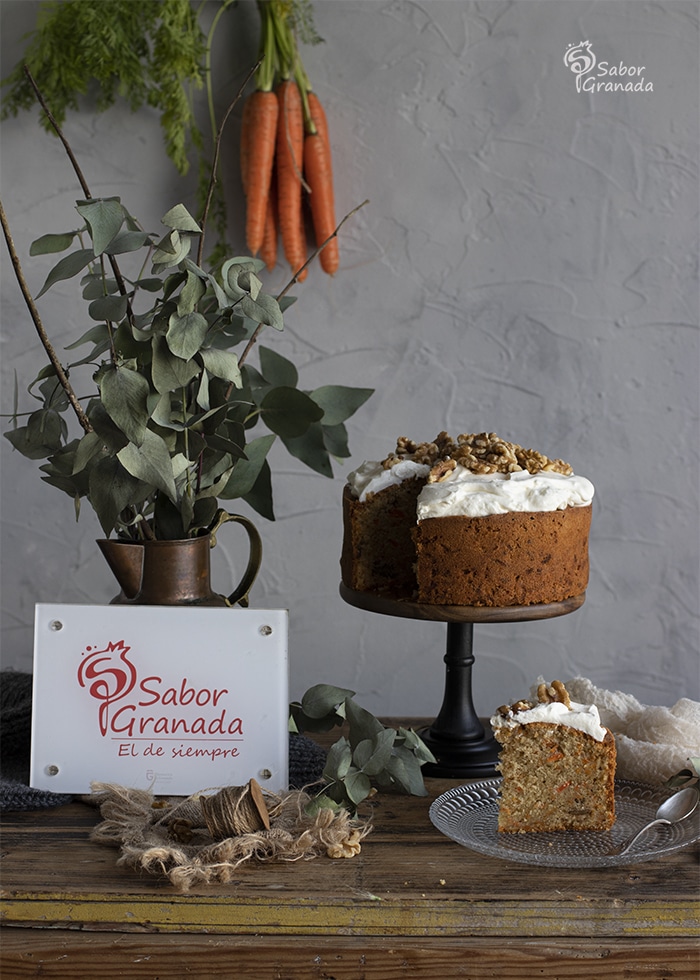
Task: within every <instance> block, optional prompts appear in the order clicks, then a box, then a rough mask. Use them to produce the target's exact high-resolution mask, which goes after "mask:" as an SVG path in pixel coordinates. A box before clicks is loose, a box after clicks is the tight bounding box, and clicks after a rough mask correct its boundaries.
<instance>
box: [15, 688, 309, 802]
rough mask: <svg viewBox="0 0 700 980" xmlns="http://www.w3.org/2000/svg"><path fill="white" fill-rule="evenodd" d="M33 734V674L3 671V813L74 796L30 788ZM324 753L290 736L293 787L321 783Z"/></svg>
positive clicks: (290, 769)
mask: <svg viewBox="0 0 700 980" xmlns="http://www.w3.org/2000/svg"><path fill="white" fill-rule="evenodd" d="M31 731H32V675H31V674H23V673H19V672H18V671H13V670H4V671H1V672H0V811H5V810H39V809H44V808H46V807H53V806H62V805H63V804H64V803H70V802H71V800H72V799H73V797H72V796H69V795H66V794H65V793H49V792H48V791H47V790H41V789H32V787H30V786H29V758H30V751H31V738H32V736H31ZM325 762H326V753H325V752H324V750H323V749H322V748H321V747H320V746H319V745H317V744H316V742H313V741H312V740H311V739H310V738H307V737H306V736H305V735H290V737H289V786H290V788H291V789H303V788H304V787H305V786H309V785H310V784H312V783H315V782H318V781H319V780H320V779H321V776H322V774H323V767H324V765H325Z"/></svg>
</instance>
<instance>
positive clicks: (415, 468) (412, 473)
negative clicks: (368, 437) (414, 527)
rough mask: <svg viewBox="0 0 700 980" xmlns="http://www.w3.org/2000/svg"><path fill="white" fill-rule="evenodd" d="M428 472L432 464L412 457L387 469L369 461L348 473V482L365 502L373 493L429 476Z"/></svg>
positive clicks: (356, 495) (353, 491) (353, 493)
mask: <svg viewBox="0 0 700 980" xmlns="http://www.w3.org/2000/svg"><path fill="white" fill-rule="evenodd" d="M428 473H430V466H428V464H427V463H416V462H415V461H414V460H412V459H404V460H402V461H401V462H400V463H395V464H394V465H393V466H391V467H389V468H386V469H385V468H384V467H383V466H382V464H381V463H378V462H372V461H367V462H364V463H363V464H362V466H359V467H358V468H357V469H356V470H353V471H352V473H349V474H348V484H349V486H350V490H351V492H352V495H353V496H354V497H357V498H358V499H359V500H360V501H362V502H364V501H365V500H366V499H367V497H368V496H369V495H370V494H372V493H379V491H380V490H386V488H387V487H395V486H398V485H399V483H403V482H404V480H412V479H414V478H415V477H427V475H428Z"/></svg>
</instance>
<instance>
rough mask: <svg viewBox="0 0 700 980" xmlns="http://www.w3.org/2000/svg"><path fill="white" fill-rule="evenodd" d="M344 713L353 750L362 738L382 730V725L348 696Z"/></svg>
mask: <svg viewBox="0 0 700 980" xmlns="http://www.w3.org/2000/svg"><path fill="white" fill-rule="evenodd" d="M345 715H346V718H347V720H348V724H349V725H350V743H351V745H352V747H353V750H354V749H355V748H356V747H357V745H358V744H359V743H360V742H362V741H363V740H364V739H373V738H374V737H375V736H376V735H378V734H379V733H380V732H382V731H384V725H382V723H381V722H380V721H379V720H378V719H377V718H375V717H374V715H373V714H371V712H369V711H367V709H366V708H362V707H361V706H360V705H359V704H357V703H356V702H355V701H353V699H352V698H348V699H347V700H346V702H345Z"/></svg>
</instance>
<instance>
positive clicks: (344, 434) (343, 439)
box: [321, 422, 350, 459]
mask: <svg viewBox="0 0 700 980" xmlns="http://www.w3.org/2000/svg"><path fill="white" fill-rule="evenodd" d="M321 432H322V438H323V445H324V448H325V449H326V452H327V453H328V454H329V456H333V457H334V458H335V459H348V457H349V456H350V446H349V445H348V430H347V428H346V427H345V423H344V422H341V423H340V424H339V425H323V424H322V425H321Z"/></svg>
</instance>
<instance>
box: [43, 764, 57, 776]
mask: <svg viewBox="0 0 700 980" xmlns="http://www.w3.org/2000/svg"><path fill="white" fill-rule="evenodd" d="M59 772H60V769H59V768H58V766H47V767H46V775H47V776H58V774H59Z"/></svg>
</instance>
